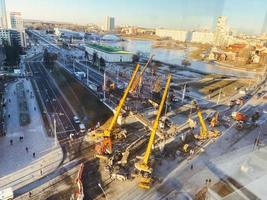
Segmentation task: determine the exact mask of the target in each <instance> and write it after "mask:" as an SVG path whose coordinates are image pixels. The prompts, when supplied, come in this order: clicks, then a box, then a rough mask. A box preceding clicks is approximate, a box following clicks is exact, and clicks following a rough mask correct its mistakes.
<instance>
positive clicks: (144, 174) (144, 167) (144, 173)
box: [135, 75, 172, 189]
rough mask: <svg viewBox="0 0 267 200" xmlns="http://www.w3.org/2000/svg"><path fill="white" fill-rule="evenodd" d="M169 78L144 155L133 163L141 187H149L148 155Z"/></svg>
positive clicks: (169, 77)
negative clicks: (139, 177) (137, 172)
mask: <svg viewBox="0 0 267 200" xmlns="http://www.w3.org/2000/svg"><path fill="white" fill-rule="evenodd" d="M171 79H172V76H171V75H169V76H168V79H167V83H166V87H165V90H164V93H163V96H162V99H161V102H160V106H159V109H158V113H157V116H156V119H155V121H154V123H153V129H152V131H151V134H150V138H149V142H148V145H147V149H146V152H145V155H144V157H143V159H142V160H141V161H140V162H138V163H135V168H136V169H137V170H138V171H139V172H140V173H141V178H142V180H141V182H140V183H139V186H140V187H141V188H145V189H149V188H150V184H151V181H152V178H151V174H152V168H151V167H150V165H149V157H150V154H151V150H152V145H153V143H154V138H155V134H156V132H157V129H158V125H159V119H160V115H161V112H162V110H163V107H164V103H165V101H166V98H167V94H168V90H169V87H170V83H171Z"/></svg>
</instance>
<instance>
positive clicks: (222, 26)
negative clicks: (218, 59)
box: [214, 16, 229, 46]
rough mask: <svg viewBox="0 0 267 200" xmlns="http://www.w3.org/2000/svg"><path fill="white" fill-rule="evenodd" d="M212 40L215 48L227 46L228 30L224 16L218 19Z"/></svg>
mask: <svg viewBox="0 0 267 200" xmlns="http://www.w3.org/2000/svg"><path fill="white" fill-rule="evenodd" d="M214 39H215V40H214V43H215V45H217V46H227V45H228V43H229V28H228V27H227V18H226V17H224V16H220V17H218V20H217V25H216V30H215V34H214Z"/></svg>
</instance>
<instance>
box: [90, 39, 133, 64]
mask: <svg viewBox="0 0 267 200" xmlns="http://www.w3.org/2000/svg"><path fill="white" fill-rule="evenodd" d="M85 49H86V51H87V52H88V54H89V55H93V54H94V53H97V55H98V57H99V58H101V57H102V58H103V59H104V60H105V61H107V62H132V57H133V53H131V52H128V51H124V50H122V49H121V48H118V47H111V46H106V45H100V44H92V43H90V44H87V45H86V47H85Z"/></svg>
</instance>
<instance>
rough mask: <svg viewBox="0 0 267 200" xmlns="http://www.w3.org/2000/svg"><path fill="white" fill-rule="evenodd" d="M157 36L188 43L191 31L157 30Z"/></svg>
mask: <svg viewBox="0 0 267 200" xmlns="http://www.w3.org/2000/svg"><path fill="white" fill-rule="evenodd" d="M156 35H157V36H159V37H168V38H172V39H173V40H177V41H180V42H186V41H188V39H189V31H182V30H172V29H156Z"/></svg>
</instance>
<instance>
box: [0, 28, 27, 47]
mask: <svg viewBox="0 0 267 200" xmlns="http://www.w3.org/2000/svg"><path fill="white" fill-rule="evenodd" d="M22 34H25V32H19V31H17V30H15V29H0V45H3V41H6V42H7V43H8V44H9V45H14V44H15V43H16V44H18V45H20V46H22V47H25V46H23V44H26V41H25V35H22Z"/></svg>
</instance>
